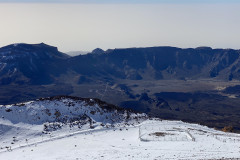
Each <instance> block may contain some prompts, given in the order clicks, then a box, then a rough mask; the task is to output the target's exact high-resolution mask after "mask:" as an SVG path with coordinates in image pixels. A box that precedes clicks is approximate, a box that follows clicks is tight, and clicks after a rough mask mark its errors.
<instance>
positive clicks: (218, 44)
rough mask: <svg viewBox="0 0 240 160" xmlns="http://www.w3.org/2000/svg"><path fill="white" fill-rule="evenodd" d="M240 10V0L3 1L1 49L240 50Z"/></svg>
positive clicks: (0, 18) (0, 25) (1, 4)
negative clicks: (19, 45) (14, 45)
mask: <svg viewBox="0 0 240 160" xmlns="http://www.w3.org/2000/svg"><path fill="white" fill-rule="evenodd" d="M6 2H8V3H6ZM9 2H11V3H9ZM20 2H21V3H20ZM40 2H41V3H40ZM58 2H61V3H58ZM239 8H240V0H239V1H238V0H206V1H205V0H201V1H200V0H148V1H147V0H61V1H59V0H58V1H57V0H41V1H39V0H24V1H23V0H12V1H11V0H0V20H1V21H0V47H1V46H4V45H8V44H12V43H21V42H24V43H40V42H44V43H47V44H50V45H54V46H57V47H58V48H59V50H60V51H63V52H67V51H77V50H82V51H85V50H88V51H91V50H92V49H94V48H97V47H100V48H103V49H108V48H126V47H146V46H166V45H167V46H177V47H197V46H211V47H213V48H237V49H240V9H239Z"/></svg>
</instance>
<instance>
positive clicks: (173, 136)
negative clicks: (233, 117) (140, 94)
mask: <svg viewBox="0 0 240 160" xmlns="http://www.w3.org/2000/svg"><path fill="white" fill-rule="evenodd" d="M0 115H1V116H2V117H1V119H0V134H1V137H0V159H1V160H2V159H4V160H8V159H9V160H12V159H24V160H25V159H34V160H35V159H46V160H49V159H64V160H65V159H71V160H72V159H75V160H76V159H78V160H80V159H82V160H85V159H136V160H139V159H159V160H162V159H226V158H233V159H237V158H240V135H238V134H233V133H225V132H221V131H216V130H214V129H211V128H208V127H205V126H201V125H197V124H189V123H184V122H181V121H166V120H160V119H151V118H148V117H147V116H146V115H145V114H137V113H133V112H131V111H126V110H123V109H120V108H118V107H116V106H113V105H110V104H107V103H104V102H102V101H100V100H97V99H84V98H76V97H52V98H45V99H39V100H37V101H32V102H27V103H22V104H17V105H9V106H1V107H0Z"/></svg>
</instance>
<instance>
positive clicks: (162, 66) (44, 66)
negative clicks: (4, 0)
mask: <svg viewBox="0 0 240 160" xmlns="http://www.w3.org/2000/svg"><path fill="white" fill-rule="evenodd" d="M239 57H240V50H233V49H212V48H210V47H199V48H195V49H192V48H189V49H181V48H176V47H149V48H127V49H113V50H107V51H103V50H101V49H96V50H94V51H93V52H92V53H89V54H86V55H79V56H74V57H70V56H68V55H66V54H64V53H61V52H59V51H58V50H57V48H56V47H52V46H49V45H46V44H43V43H42V44H34V45H30V44H17V45H9V46H6V47H2V48H0V84H1V85H9V84H25V83H27V84H51V83H55V82H56V81H57V79H58V77H59V76H60V75H64V74H66V73H67V72H68V73H69V72H72V73H74V74H77V75H79V80H78V82H79V83H84V81H91V80H93V79H101V80H107V81H112V80H114V79H130V80H159V79H183V80H184V79H199V78H217V79H221V80H230V81H231V80H233V79H237V80H239V79H240V58H239Z"/></svg>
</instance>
